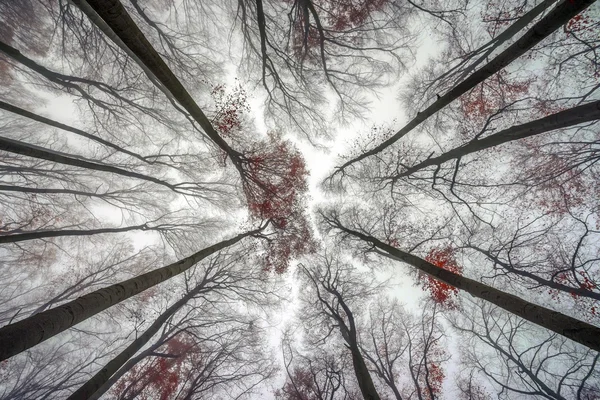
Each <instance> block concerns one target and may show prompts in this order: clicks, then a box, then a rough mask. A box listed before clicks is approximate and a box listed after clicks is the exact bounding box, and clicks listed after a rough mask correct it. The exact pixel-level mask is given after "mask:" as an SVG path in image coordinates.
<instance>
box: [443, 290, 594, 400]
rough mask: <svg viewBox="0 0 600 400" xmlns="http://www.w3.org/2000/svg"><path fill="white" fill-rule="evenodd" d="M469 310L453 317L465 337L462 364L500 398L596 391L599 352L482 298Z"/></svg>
mask: <svg viewBox="0 0 600 400" xmlns="http://www.w3.org/2000/svg"><path fill="white" fill-rule="evenodd" d="M469 310H470V311H473V315H472V317H470V318H468V319H466V318H464V316H458V315H456V316H454V317H453V318H451V322H452V325H453V327H454V328H455V329H458V330H460V331H461V332H465V333H467V334H468V335H469V336H468V337H469V340H468V342H465V345H464V346H463V351H464V352H465V353H466V357H465V358H464V360H465V361H464V365H465V367H467V368H469V369H470V370H473V371H474V373H476V374H478V375H482V376H484V377H485V378H487V380H488V381H489V382H490V383H491V384H492V385H493V387H494V388H495V389H496V391H497V393H498V396H499V398H512V396H513V395H526V396H536V397H540V398H548V399H565V398H577V399H585V398H593V397H594V396H597V395H598V388H597V380H598V376H597V372H598V371H597V367H596V365H597V363H598V359H599V357H598V353H597V352H595V351H591V350H589V349H585V348H582V347H581V346H579V345H577V344H575V343H572V342H569V341H568V340H566V339H565V338H562V337H560V336H558V335H556V334H548V333H547V332H541V331H540V330H539V329H538V328H537V327H535V326H532V325H530V324H529V323H527V322H526V321H523V320H520V319H517V318H515V317H514V316H511V315H509V314H506V313H504V312H502V311H501V310H499V309H497V308H496V307H494V306H492V305H490V304H485V303H483V302H481V301H476V302H474V303H473V304H472V305H469ZM482 346H483V347H482ZM478 351H480V352H481V353H479V354H478V353H477V352H478ZM485 360H487V361H485ZM551 360H560V363H554V362H551ZM559 365H560V368H557V366H559Z"/></svg>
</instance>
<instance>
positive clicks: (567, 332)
mask: <svg viewBox="0 0 600 400" xmlns="http://www.w3.org/2000/svg"><path fill="white" fill-rule="evenodd" d="M323 218H324V219H325V221H326V222H327V223H328V224H330V225H331V226H332V227H334V228H336V229H338V230H340V231H342V232H344V233H346V234H349V235H351V236H354V237H356V238H359V239H361V240H363V241H365V242H367V243H371V244H372V245H373V246H375V247H376V248H378V249H380V250H383V251H384V252H386V253H388V254H389V255H390V256H392V257H390V258H392V259H395V260H399V261H402V262H405V263H407V264H410V265H412V266H413V267H415V268H417V269H418V270H420V271H422V272H424V273H425V274H427V275H429V276H430V277H432V278H434V279H436V280H439V281H441V282H444V283H446V284H448V285H452V286H454V287H456V288H458V289H460V290H464V291H465V292H467V293H469V294H470V295H472V296H474V297H477V298H480V299H483V300H486V301H489V302H490V303H492V304H495V305H497V306H498V307H500V308H503V309H505V310H506V311H508V312H511V313H513V314H515V315H517V316H519V317H521V318H523V319H525V320H527V321H529V322H532V323H534V324H536V325H539V326H541V327H543V328H546V329H548V330H551V331H553V332H556V333H558V334H559V335H562V336H564V337H566V338H569V339H571V340H573V341H575V342H577V343H580V344H582V345H584V346H587V347H589V348H591V349H593V350H596V351H600V328H598V327H596V326H594V325H591V324H588V323H586V322H583V321H579V320H577V319H575V318H572V317H569V316H567V315H564V314H562V313H559V312H557V311H553V310H551V309H549V308H546V307H542V306H538V305H537V304H533V303H530V302H528V301H526V300H523V299H521V298H519V297H517V296H514V295H512V294H509V293H505V292H503V291H501V290H498V289H496V288H493V287H491V286H488V285H485V284H483V283H480V282H477V281H475V280H473V279H469V278H465V277H464V276H461V275H459V274H455V273H454V272H450V271H447V270H445V269H443V268H439V267H436V266H435V265H433V264H431V263H429V262H427V261H425V260H424V259H422V258H420V257H417V256H415V255H412V254H410V253H407V252H404V251H402V250H399V249H397V248H395V247H392V246H390V245H389V244H386V243H384V242H382V241H380V240H378V239H376V238H375V237H373V236H370V235H367V234H364V233H362V232H358V231H355V230H353V229H350V228H347V227H345V226H344V225H342V224H341V222H339V221H338V220H336V219H334V218H331V217H328V216H325V215H323Z"/></svg>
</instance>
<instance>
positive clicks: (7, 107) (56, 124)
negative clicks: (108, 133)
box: [0, 100, 151, 164]
mask: <svg viewBox="0 0 600 400" xmlns="http://www.w3.org/2000/svg"><path fill="white" fill-rule="evenodd" d="M0 108H1V109H3V110H6V111H10V112H11V113H13V114H17V115H20V116H22V117H26V118H29V119H32V120H34V121H37V122H41V123H42V124H46V125H49V126H52V127H55V128H59V129H62V130H64V131H67V132H71V133H74V134H76V135H79V136H83V137H84V138H87V139H90V140H93V141H94V142H97V143H100V144H102V145H104V146H106V147H110V148H111V149H113V150H116V151H118V152H120V153H124V154H127V155H129V156H132V157H135V158H137V159H138V160H141V161H143V162H145V163H147V164H151V162H150V161H148V160H147V159H146V158H145V157H143V156H141V155H139V154H136V153H134V152H132V151H129V150H127V149H124V148H123V147H121V146H118V145H116V144H114V143H111V142H109V141H107V140H104V139H102V138H100V137H98V136H96V135H92V134H91V133H87V132H85V131H82V130H81V129H77V128H74V127H72V126H69V125H65V124H62V123H60V122H57V121H54V120H51V119H49V118H46V117H42V116H41V115H38V114H35V113H32V112H30V111H27V110H24V109H22V108H20V107H17V106H14V105H12V104H9V103H6V102H4V101H1V100H0Z"/></svg>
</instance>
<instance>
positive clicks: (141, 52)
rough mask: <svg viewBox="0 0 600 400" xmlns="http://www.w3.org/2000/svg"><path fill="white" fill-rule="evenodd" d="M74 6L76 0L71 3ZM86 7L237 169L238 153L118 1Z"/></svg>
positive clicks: (106, 0) (92, 1) (100, 1)
mask: <svg viewBox="0 0 600 400" xmlns="http://www.w3.org/2000/svg"><path fill="white" fill-rule="evenodd" d="M73 2H74V3H75V4H77V5H79V4H80V1H79V0H73ZM87 3H88V4H89V5H90V6H91V7H92V8H93V9H94V11H95V12H96V13H97V14H98V15H99V16H100V17H102V19H103V20H104V22H106V24H107V25H108V26H109V27H110V29H112V31H113V32H114V33H115V34H116V35H117V36H118V37H119V39H120V40H121V41H122V42H123V43H125V45H126V46H127V47H128V48H129V49H130V50H131V51H132V52H133V54H135V55H136V57H137V58H138V59H139V60H141V62H143V63H144V64H145V65H146V67H147V68H148V69H149V70H150V71H151V72H152V74H153V75H154V76H155V77H156V78H157V79H158V80H159V81H160V83H162V84H163V85H164V87H165V88H166V89H167V90H168V91H169V92H170V93H171V94H172V95H173V97H175V99H177V101H178V102H179V104H181V105H182V106H183V107H184V108H185V109H186V110H187V112H189V113H190V115H191V116H192V117H193V118H194V119H195V120H196V122H198V124H199V125H200V126H201V127H202V129H204V131H205V132H206V134H207V135H208V137H210V139H211V140H212V141H213V142H214V143H215V144H216V145H218V146H219V147H220V148H221V149H222V150H224V151H225V152H226V153H227V155H229V156H230V158H231V159H232V161H233V162H234V164H236V166H237V165H238V160H237V157H238V153H237V152H236V151H234V150H233V149H232V148H231V147H229V145H228V144H227V142H225V140H223V138H221V136H219V134H218V133H217V131H216V130H215V128H214V127H213V126H212V124H211V123H210V120H209V119H208V118H207V117H206V115H204V112H203V111H202V110H201V109H200V107H199V106H198V104H197V103H196V102H195V101H194V99H193V98H192V96H191V95H190V94H189V93H188V92H187V90H186V89H185V88H184V86H183V85H182V84H181V82H180V81H179V79H177V77H176V76H175V74H173V72H172V71H171V70H170V69H169V67H168V65H167V64H166V63H165V62H164V61H163V59H162V58H161V57H160V55H159V54H158V53H157V52H156V50H155V49H154V47H152V44H150V42H149V41H148V39H146V37H145V36H144V34H143V33H142V31H141V30H140V29H139V28H138V26H137V25H136V24H135V22H134V21H133V19H131V17H130V16H129V14H128V13H127V11H126V10H125V8H124V7H123V5H122V4H121V2H120V1H119V0H88V1H87Z"/></svg>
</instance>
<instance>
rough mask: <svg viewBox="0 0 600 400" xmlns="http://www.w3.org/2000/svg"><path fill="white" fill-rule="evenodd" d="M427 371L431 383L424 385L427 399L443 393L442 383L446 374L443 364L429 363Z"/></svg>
mask: <svg viewBox="0 0 600 400" xmlns="http://www.w3.org/2000/svg"><path fill="white" fill-rule="evenodd" d="M427 371H428V372H429V376H428V381H429V385H424V392H425V393H424V395H425V398H426V399H436V398H438V397H439V395H440V394H441V393H442V384H443V383H444V378H445V377H446V375H445V373H444V370H443V369H442V367H441V366H439V365H437V364H433V363H432V364H429V365H428V367H427Z"/></svg>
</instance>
